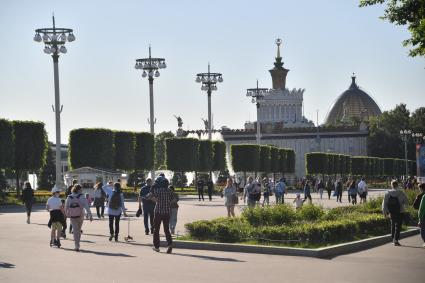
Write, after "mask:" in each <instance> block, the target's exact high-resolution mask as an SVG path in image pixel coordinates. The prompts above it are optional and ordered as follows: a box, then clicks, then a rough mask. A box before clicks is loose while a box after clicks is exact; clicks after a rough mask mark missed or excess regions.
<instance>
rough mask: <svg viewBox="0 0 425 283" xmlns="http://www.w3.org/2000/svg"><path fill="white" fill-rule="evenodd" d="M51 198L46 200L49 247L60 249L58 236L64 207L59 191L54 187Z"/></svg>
mask: <svg viewBox="0 0 425 283" xmlns="http://www.w3.org/2000/svg"><path fill="white" fill-rule="evenodd" d="M52 194H53V195H52V196H51V197H50V198H49V199H48V200H47V203H46V209H47V211H49V212H50V221H49V222H50V223H51V234H50V246H51V247H52V246H57V247H58V248H60V247H61V242H60V234H61V231H62V222H63V219H64V215H65V210H64V206H63V204H62V202H61V199H60V198H59V194H60V189H59V188H57V187H56V186H54V187H53V189H52Z"/></svg>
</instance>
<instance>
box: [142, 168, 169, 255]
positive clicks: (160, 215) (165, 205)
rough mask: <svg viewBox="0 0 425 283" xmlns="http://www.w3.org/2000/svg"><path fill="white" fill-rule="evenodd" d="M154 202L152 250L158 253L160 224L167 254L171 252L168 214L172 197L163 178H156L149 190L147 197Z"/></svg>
mask: <svg viewBox="0 0 425 283" xmlns="http://www.w3.org/2000/svg"><path fill="white" fill-rule="evenodd" d="M148 197H149V198H151V199H153V200H154V201H155V208H154V215H155V216H154V227H153V248H152V249H153V250H154V251H156V252H159V243H160V242H159V228H160V227H161V222H162V224H163V227H164V233H165V238H166V239H167V254H170V253H171V252H172V250H173V247H172V244H173V241H172V238H171V233H170V226H169V225H170V214H171V200H172V197H173V194H172V191H170V189H169V188H168V180H167V179H166V178H165V176H163V175H162V176H161V175H160V176H159V177H158V178H156V180H155V183H154V184H153V186H152V188H151V193H150V194H149V196H148Z"/></svg>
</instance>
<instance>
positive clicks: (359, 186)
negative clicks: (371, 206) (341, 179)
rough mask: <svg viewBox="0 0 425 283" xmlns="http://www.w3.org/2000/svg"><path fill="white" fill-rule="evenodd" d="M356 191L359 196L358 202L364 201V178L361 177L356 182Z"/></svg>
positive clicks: (365, 192) (365, 190)
mask: <svg viewBox="0 0 425 283" xmlns="http://www.w3.org/2000/svg"><path fill="white" fill-rule="evenodd" d="M357 192H358V194H359V197H360V203H365V202H366V198H367V184H366V181H365V178H362V179H361V180H360V182H359V183H358V184H357Z"/></svg>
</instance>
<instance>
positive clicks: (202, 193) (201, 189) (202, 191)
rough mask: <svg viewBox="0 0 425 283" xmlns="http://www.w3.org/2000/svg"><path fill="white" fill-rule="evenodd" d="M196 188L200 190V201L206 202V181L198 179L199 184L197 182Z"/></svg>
mask: <svg viewBox="0 0 425 283" xmlns="http://www.w3.org/2000/svg"><path fill="white" fill-rule="evenodd" d="M196 188H197V190H198V198H199V201H201V198H202V201H204V180H202V178H201V177H199V178H198V182H196Z"/></svg>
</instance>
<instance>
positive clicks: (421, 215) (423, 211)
mask: <svg viewBox="0 0 425 283" xmlns="http://www.w3.org/2000/svg"><path fill="white" fill-rule="evenodd" d="M419 188H420V189H421V192H422V198H421V201H420V204H419V210H418V219H419V223H418V226H419V227H420V228H421V237H422V241H423V242H424V243H423V245H422V246H423V247H424V248H425V183H422V184H420V185H419ZM415 201H416V200H415Z"/></svg>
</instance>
